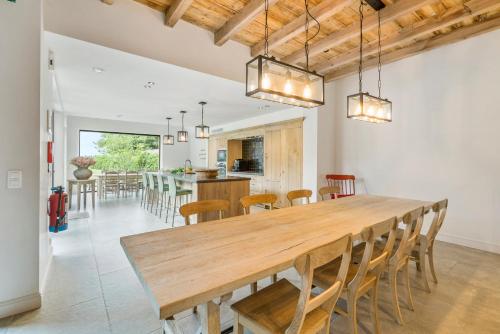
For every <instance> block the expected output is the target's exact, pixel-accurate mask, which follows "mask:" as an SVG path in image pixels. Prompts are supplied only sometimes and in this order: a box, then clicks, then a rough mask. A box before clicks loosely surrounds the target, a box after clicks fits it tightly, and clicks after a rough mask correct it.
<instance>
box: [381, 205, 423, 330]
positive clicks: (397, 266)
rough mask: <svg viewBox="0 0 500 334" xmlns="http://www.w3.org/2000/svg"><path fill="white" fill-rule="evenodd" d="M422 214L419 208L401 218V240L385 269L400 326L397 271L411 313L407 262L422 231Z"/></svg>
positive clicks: (412, 307) (395, 315)
mask: <svg viewBox="0 0 500 334" xmlns="http://www.w3.org/2000/svg"><path fill="white" fill-rule="evenodd" d="M424 212H425V210H424V208H423V207H421V208H418V209H415V210H412V211H410V212H408V213H406V214H405V215H404V216H403V224H404V230H403V235H402V236H401V239H400V240H398V243H399V245H398V246H397V248H396V251H395V252H394V255H392V257H391V258H390V259H389V266H388V268H387V270H388V272H389V285H390V286H391V291H392V307H393V313H394V317H395V318H396V321H397V322H398V323H399V324H400V325H403V324H404V322H403V316H402V315H401V308H400V307H399V297H398V287H397V275H398V272H399V271H402V272H403V274H404V275H405V280H404V281H405V285H406V294H407V305H408V307H409V309H410V310H412V311H413V310H414V306H413V297H412V295H411V288H410V272H409V261H410V256H411V253H412V251H413V249H415V247H416V245H417V241H418V238H419V236H420V231H421V230H422V225H423V222H424Z"/></svg>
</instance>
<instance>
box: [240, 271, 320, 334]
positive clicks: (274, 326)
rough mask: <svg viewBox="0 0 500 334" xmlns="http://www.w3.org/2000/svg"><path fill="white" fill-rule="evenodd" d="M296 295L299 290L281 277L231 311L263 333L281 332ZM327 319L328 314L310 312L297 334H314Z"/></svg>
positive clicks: (289, 322) (293, 313)
mask: <svg viewBox="0 0 500 334" xmlns="http://www.w3.org/2000/svg"><path fill="white" fill-rule="evenodd" d="M299 296H300V290H299V289H298V288H296V287H295V286H294V285H293V284H292V283H290V282H289V281H288V280H286V279H284V278H283V279H281V280H279V281H278V282H276V283H274V284H272V285H270V286H268V287H266V288H264V289H262V290H260V291H258V292H256V293H254V294H252V295H250V296H249V297H247V298H245V299H242V300H240V301H239V302H237V303H235V304H233V305H232V306H231V308H232V309H233V310H234V311H236V312H238V313H239V315H240V316H241V317H244V318H246V319H247V321H250V322H252V323H254V325H255V326H256V327H258V328H259V329H261V330H263V332H268V333H285V331H286V330H287V328H288V327H289V326H290V324H291V322H292V320H293V317H294V315H295V309H296V307H297V303H298V300H299ZM328 317H329V314H328V313H327V312H326V311H324V310H323V309H321V308H317V309H315V310H313V311H311V312H310V313H308V314H307V316H306V318H305V320H304V324H303V326H302V331H301V333H317V332H318V331H319V330H320V329H321V328H322V327H323V326H324V324H325V321H327V320H328ZM251 329H252V328H250V330H251Z"/></svg>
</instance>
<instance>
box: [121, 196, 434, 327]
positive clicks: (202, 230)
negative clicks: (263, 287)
mask: <svg viewBox="0 0 500 334" xmlns="http://www.w3.org/2000/svg"><path fill="white" fill-rule="evenodd" d="M422 206H423V207H425V208H426V210H428V209H429V208H430V207H431V206H432V202H426V201H418V200H411V199H402V198H392V197H382V196H373V195H358V196H352V197H345V198H341V199H334V200H328V201H322V202H319V203H314V204H309V205H303V206H294V207H290V208H285V209H279V210H273V211H267V212H259V213H255V214H251V215H246V216H236V217H231V218H227V219H223V220H218V221H210V222H206V223H202V224H195V225H190V226H183V227H178V228H175V229H165V230H160V231H154V232H148V233H142V234H137V235H131V236H126V237H122V238H121V239H120V242H121V245H122V247H123V249H124V251H125V253H126V255H127V257H128V259H129V261H130V263H131V264H132V267H133V268H134V270H135V272H136V274H137V276H138V277H139V280H140V281H141V283H142V285H143V287H144V289H145V291H146V293H147V295H148V296H149V298H150V301H151V303H152V305H153V309H154V311H155V312H156V315H157V316H158V317H159V319H162V320H167V322H169V323H170V325H171V324H172V323H171V321H172V319H173V318H172V317H173V315H174V314H176V313H179V312H181V311H184V310H187V309H190V308H192V307H194V306H196V305H199V307H198V310H199V311H200V319H201V322H202V324H201V325H202V331H203V333H204V334H214V333H220V310H219V305H218V304H216V303H214V302H213V300H214V299H215V298H218V297H220V296H223V295H226V294H228V293H231V292H232V291H234V290H236V289H238V288H241V287H244V286H246V285H248V284H250V283H252V282H255V281H257V280H260V279H263V278H266V277H269V276H270V275H272V274H275V273H278V272H280V271H283V270H286V269H288V268H290V267H291V266H293V263H294V260H295V258H297V257H298V256H299V255H301V254H304V253H305V252H307V251H309V250H311V249H313V248H315V247H318V246H321V245H324V244H327V243H329V242H332V241H334V240H337V239H339V238H340V237H342V236H344V235H345V234H348V233H352V234H353V236H354V239H356V238H359V234H360V232H361V231H362V229H363V228H364V227H366V226H370V225H372V224H375V223H377V222H380V221H383V220H386V219H389V218H391V217H398V218H399V219H401V218H402V216H403V215H404V214H405V213H406V212H408V211H410V210H413V209H417V208H419V207H422ZM174 328H175V327H174ZM174 332H175V330H174Z"/></svg>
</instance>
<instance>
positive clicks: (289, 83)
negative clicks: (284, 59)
mask: <svg viewBox="0 0 500 334" xmlns="http://www.w3.org/2000/svg"><path fill="white" fill-rule="evenodd" d="M284 89H285V93H286V94H292V92H293V85H292V73H290V71H287V72H286V82H285V87H284Z"/></svg>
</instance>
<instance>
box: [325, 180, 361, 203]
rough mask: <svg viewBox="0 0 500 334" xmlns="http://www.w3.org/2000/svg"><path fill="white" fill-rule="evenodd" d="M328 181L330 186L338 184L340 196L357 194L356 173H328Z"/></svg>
mask: <svg viewBox="0 0 500 334" xmlns="http://www.w3.org/2000/svg"><path fill="white" fill-rule="evenodd" d="M326 181H327V182H328V186H330V187H335V186H337V187H339V188H340V191H339V196H338V197H345V196H353V195H356V186H355V181H356V177H355V176H354V175H340V174H328V175H327V176H326Z"/></svg>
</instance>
